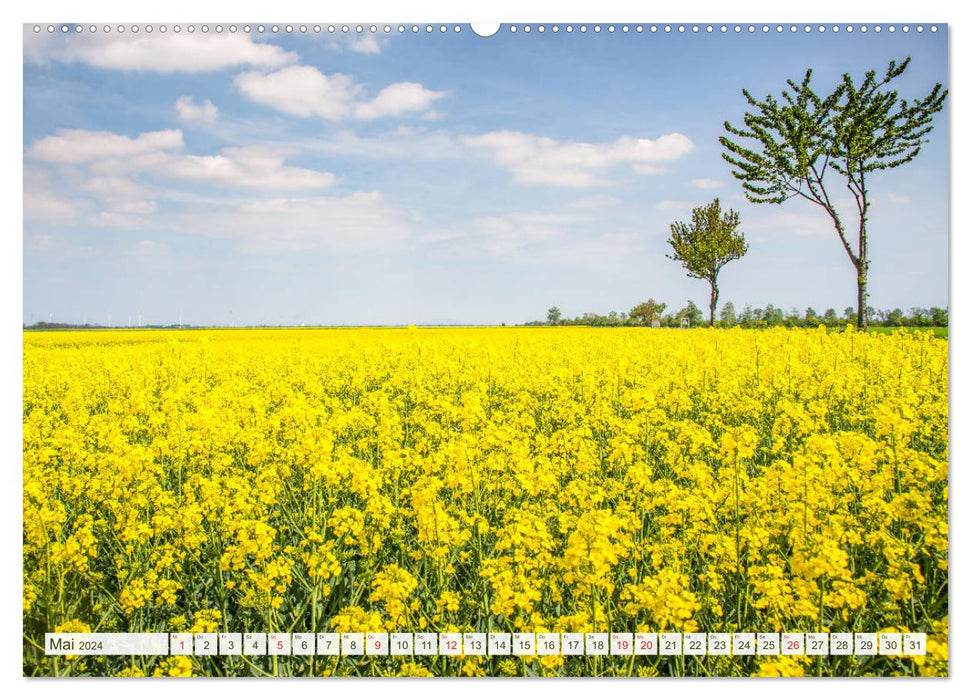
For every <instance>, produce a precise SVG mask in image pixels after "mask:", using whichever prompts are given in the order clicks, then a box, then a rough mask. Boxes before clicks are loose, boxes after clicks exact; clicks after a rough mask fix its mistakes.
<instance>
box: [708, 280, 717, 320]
mask: <svg viewBox="0 0 971 700" xmlns="http://www.w3.org/2000/svg"><path fill="white" fill-rule="evenodd" d="M716 306H718V285H717V284H715V283H714V282H712V283H711V299H710V301H709V303H708V324H709V325H710V326H712V327H713V328H714V326H715V307H716Z"/></svg>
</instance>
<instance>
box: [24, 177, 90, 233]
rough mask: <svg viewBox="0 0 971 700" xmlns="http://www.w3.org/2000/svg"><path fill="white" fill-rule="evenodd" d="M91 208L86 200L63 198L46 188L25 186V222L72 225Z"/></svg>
mask: <svg viewBox="0 0 971 700" xmlns="http://www.w3.org/2000/svg"><path fill="white" fill-rule="evenodd" d="M90 208H91V202H89V201H88V200H86V199H77V198H67V197H61V196H59V195H57V194H55V193H54V192H51V191H50V190H47V189H46V188H38V187H31V186H28V185H27V184H26V183H25V184H24V221H41V222H47V223H54V224H72V223H74V222H76V221H77V220H78V218H79V217H80V216H82V215H83V214H84V213H85V212H86V211H88V210H89V209H90Z"/></svg>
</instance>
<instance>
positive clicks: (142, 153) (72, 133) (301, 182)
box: [27, 129, 337, 202]
mask: <svg viewBox="0 0 971 700" xmlns="http://www.w3.org/2000/svg"><path fill="white" fill-rule="evenodd" d="M182 146H183V143H182V132H181V131H178V130H171V131H154V132H147V133H144V134H140V135H139V136H137V137H135V138H130V137H128V136H122V135H120V134H114V133H112V132H108V131H82V130H77V129H75V130H61V131H59V132H58V134H57V136H47V137H45V138H42V139H40V140H38V141H36V142H35V143H34V144H33V145H32V146H31V147H30V148H29V149H28V151H27V155H28V157H30V158H33V159H36V160H41V161H45V162H49V163H57V164H71V165H85V164H86V165H88V169H87V172H86V173H84V174H83V175H82V176H81V177H82V178H83V179H82V181H81V182H80V183H79V185H78V187H79V188H80V189H81V190H83V191H86V192H89V193H91V194H93V195H96V196H97V197H98V198H99V199H101V200H102V201H112V202H117V201H118V200H135V201H138V200H145V199H147V198H148V190H147V188H146V187H145V186H144V185H142V184H140V183H139V182H137V180H136V179H135V177H136V176H137V175H139V174H150V175H155V176H158V177H163V178H168V179H175V180H180V181H182V182H210V183H213V184H216V185H219V186H222V187H229V188H238V189H255V190H321V189H326V188H327V187H330V186H331V185H333V184H334V183H335V182H336V181H337V177H336V176H335V175H333V174H332V173H328V172H322V171H317V170H310V169H308V168H298V167H294V166H290V165H285V160H286V158H287V157H288V156H291V155H293V154H294V153H295V149H293V148H280V147H265V146H245V147H236V148H225V149H223V150H222V152H220V153H219V154H217V155H191V154H184V153H181V152H176V151H181V150H182Z"/></svg>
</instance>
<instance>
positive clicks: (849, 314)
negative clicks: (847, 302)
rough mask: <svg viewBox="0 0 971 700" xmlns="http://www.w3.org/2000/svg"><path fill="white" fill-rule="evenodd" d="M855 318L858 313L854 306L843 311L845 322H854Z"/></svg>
mask: <svg viewBox="0 0 971 700" xmlns="http://www.w3.org/2000/svg"><path fill="white" fill-rule="evenodd" d="M854 316H856V311H854V310H853V307H852V306H847V307H846V308H845V309H843V320H844V321H852V320H853V317H854Z"/></svg>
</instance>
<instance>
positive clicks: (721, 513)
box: [23, 328, 948, 676]
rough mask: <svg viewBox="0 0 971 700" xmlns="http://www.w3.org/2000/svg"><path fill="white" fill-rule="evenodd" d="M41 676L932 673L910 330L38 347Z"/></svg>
mask: <svg viewBox="0 0 971 700" xmlns="http://www.w3.org/2000/svg"><path fill="white" fill-rule="evenodd" d="M23 416H24V417H23V420H24V424H23V430H24V447H23V449H24V454H23V457H24V470H23V507H24V531H23V538H24V551H23V567H24V570H23V576H24V592H23V621H24V673H25V674H28V675H55V674H57V675H89V674H94V675H116V674H120V675H188V674H193V675H262V674H279V675H308V674H314V675H429V674H434V675H554V676H555V675H645V676H653V675H746V676H747V675H752V674H766V675H804V674H805V675H815V674H822V675H894V674H898V675H899V674H903V675H921V674H923V675H943V674H946V673H947V629H948V625H947V615H948V588H947V576H948V530H947V523H948V514H947V498H948V496H947V492H948V487H947V484H948V355H947V343H946V342H945V341H942V340H939V339H935V338H933V337H931V336H930V335H928V334H911V333H903V332H901V333H896V334H893V335H871V334H860V333H855V332H843V333H827V332H826V331H825V330H823V329H820V330H786V329H774V330H768V331H744V330H727V331H726V330H706V329H699V330H686V331H681V330H651V329H639V328H629V329H590V328H532V329H523V328H519V329H513V328H508V329H507V328H495V329H413V328H410V329H375V330H363V329H355V330H266V331H258V330H238V331H159V332H155V331H110V332H108V331H105V332H65V333H25V334H24V399H23ZM88 630H96V631H103V632H104V631H153V632H154V631H231V632H243V631H265V632H273V631H292V632H305V631H369V630H370V631H376V630H389V631H394V630H402V631H419V630H428V631H519V630H525V631H533V630H535V631H542V630H550V631H564V632H575V631H594V630H596V631H620V630H623V631H664V630H671V631H703V632H720V631H753V632H754V631H776V630H779V631H827V630H829V631H859V632H878V631H884V630H911V631H925V632H927V633H928V644H927V648H928V649H927V650H928V655H927V656H926V657H922V658H917V659H910V658H908V659H905V658H899V657H886V656H876V657H735V658H733V657H712V656H709V657H696V658H692V657H630V658H622V657H557V656H553V657H533V658H517V657H508V658H506V659H505V660H501V659H498V658H490V657H473V656H469V657H463V658H445V657H427V658H426V657H415V658H375V657H350V658H343V659H338V658H336V657H335V658H325V657H316V658H301V657H281V658H277V657H262V658H253V657H211V658H203V657H196V658H193V659H189V658H187V657H171V658H161V657H154V658H117V657H113V658H107V659H106V658H96V657H86V658H73V659H71V658H68V659H65V658H63V657H62V658H60V659H56V658H55V657H49V658H45V657H44V655H43V649H42V645H43V633H44V632H47V631H88Z"/></svg>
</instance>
